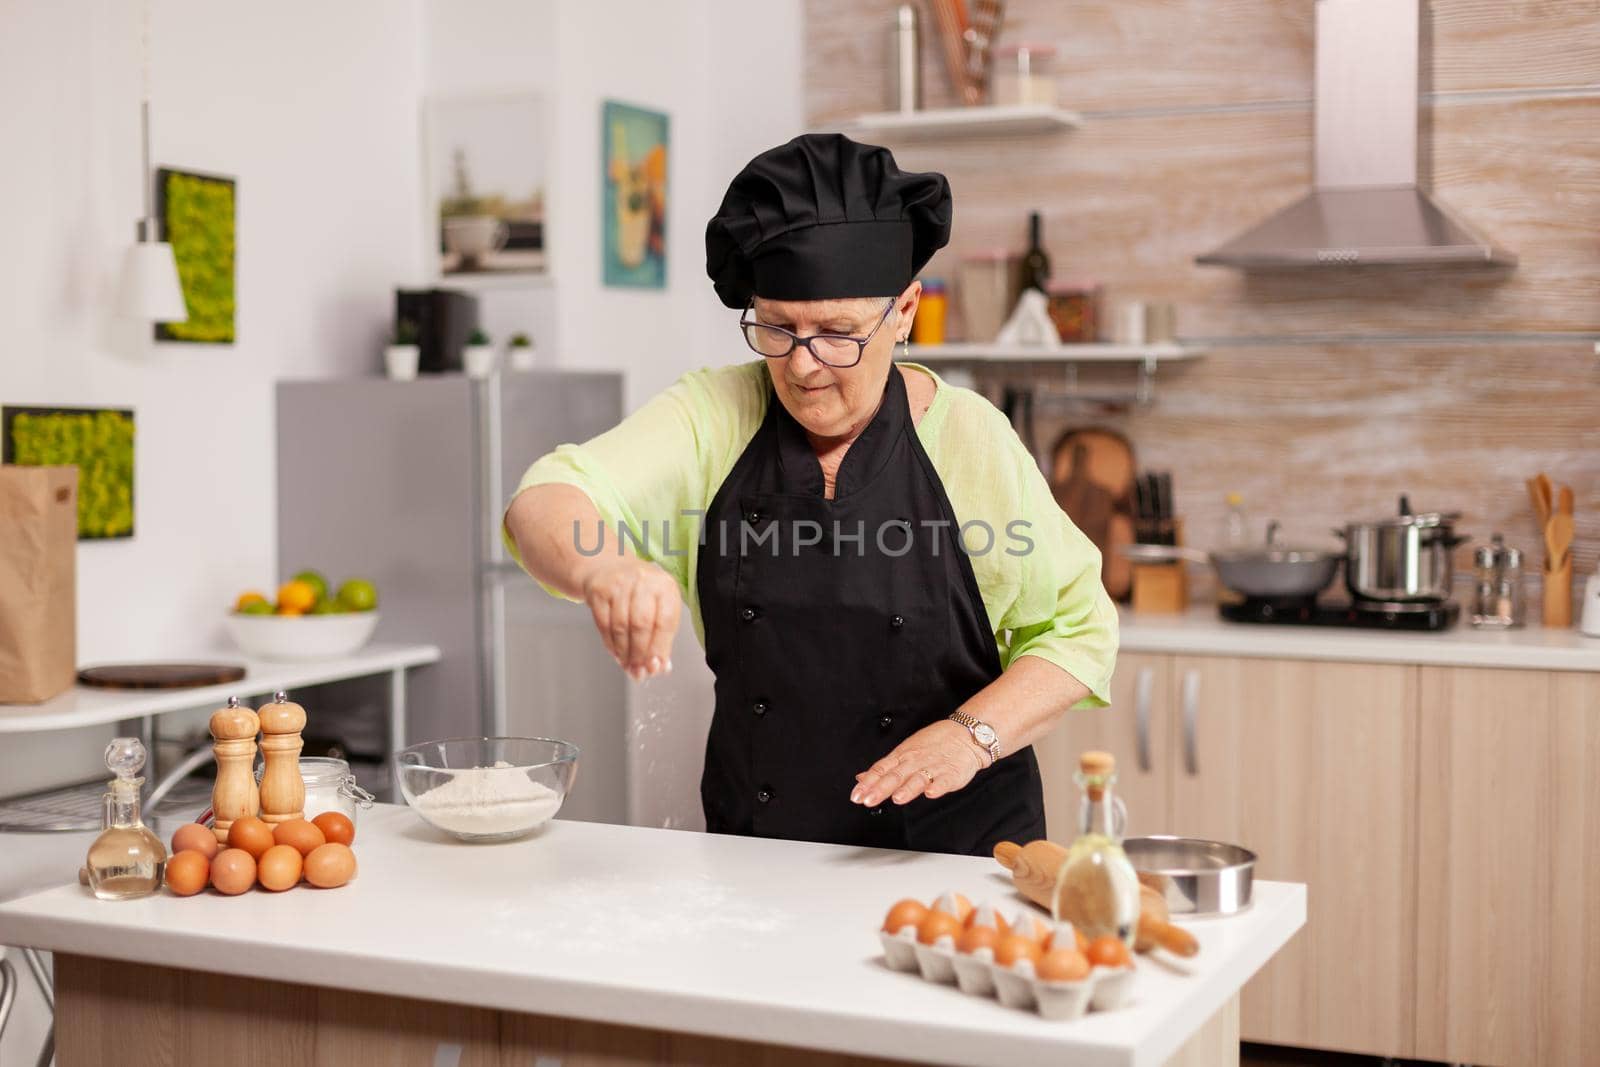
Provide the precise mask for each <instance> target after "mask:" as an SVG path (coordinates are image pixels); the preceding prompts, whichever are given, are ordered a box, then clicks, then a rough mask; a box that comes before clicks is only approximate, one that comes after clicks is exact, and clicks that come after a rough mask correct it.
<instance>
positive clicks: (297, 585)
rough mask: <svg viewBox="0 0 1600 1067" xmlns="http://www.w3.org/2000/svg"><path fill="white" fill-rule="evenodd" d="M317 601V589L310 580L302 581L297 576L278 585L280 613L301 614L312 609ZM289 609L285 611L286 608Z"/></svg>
mask: <svg viewBox="0 0 1600 1067" xmlns="http://www.w3.org/2000/svg"><path fill="white" fill-rule="evenodd" d="M316 602H317V590H316V587H314V586H313V585H312V584H311V583H310V582H302V581H300V580H299V579H298V578H296V579H295V580H294V581H292V582H284V583H283V584H282V585H280V586H278V613H279V614H280V615H301V614H304V613H305V612H308V611H310V610H311V607H312V605H313V604H315V603H316ZM285 608H287V609H288V610H287V611H285V610H284V609H285Z"/></svg>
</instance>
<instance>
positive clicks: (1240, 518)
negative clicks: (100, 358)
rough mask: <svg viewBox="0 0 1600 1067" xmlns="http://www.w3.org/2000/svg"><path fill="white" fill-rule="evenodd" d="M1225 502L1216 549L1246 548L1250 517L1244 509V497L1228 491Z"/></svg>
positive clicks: (1224, 550)
mask: <svg viewBox="0 0 1600 1067" xmlns="http://www.w3.org/2000/svg"><path fill="white" fill-rule="evenodd" d="M1225 502H1226V503H1227V510H1225V511H1224V512H1223V513H1222V528H1221V530H1219V531H1218V536H1217V546H1218V551H1221V552H1226V551H1227V550H1228V549H1230V548H1246V547H1248V546H1249V541H1250V519H1249V516H1247V515H1246V514H1245V511H1244V497H1242V496H1240V495H1239V494H1238V493H1229V494H1228V495H1227V497H1226V500H1225Z"/></svg>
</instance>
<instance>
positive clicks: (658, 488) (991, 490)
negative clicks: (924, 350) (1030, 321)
mask: <svg viewBox="0 0 1600 1067" xmlns="http://www.w3.org/2000/svg"><path fill="white" fill-rule="evenodd" d="M898 365H899V367H900V368H901V370H902V371H906V372H917V373H922V374H926V375H928V376H929V377H931V378H932V379H933V380H934V382H935V383H936V386H937V388H936V390H935V393H934V398H933V403H932V405H931V406H930V407H929V408H928V411H927V413H926V414H925V415H924V416H923V417H922V421H921V422H920V423H918V424H917V437H918V438H919V439H920V441H921V443H922V447H923V449H924V450H925V451H926V452H927V454H928V458H929V459H930V460H932V462H933V466H934V470H936V471H937V472H938V474H939V478H940V479H941V480H942V481H943V483H944V490H945V495H946V496H948V497H949V499H950V505H951V507H952V508H954V510H955V514H956V517H957V519H959V520H960V523H961V525H962V528H963V530H964V531H965V533H964V535H963V544H964V545H965V546H966V548H967V552H968V555H969V558H970V560H971V563H972V570H973V574H974V575H975V577H976V578H977V580H978V589H979V591H980V592H981V593H982V595H983V604H984V608H985V609H986V611H987V612H988V615H989V622H990V624H991V627H992V629H993V630H994V635H995V644H996V646H997V648H998V649H999V652H1000V662H1001V664H1002V665H1003V666H1005V667H1009V666H1010V665H1011V664H1012V663H1013V662H1015V661H1016V659H1017V658H1018V657H1019V656H1038V657H1039V658H1041V659H1044V660H1048V661H1049V662H1051V663H1054V664H1055V665H1056V666H1058V667H1060V668H1061V669H1062V670H1064V671H1066V672H1067V673H1069V674H1071V675H1072V676H1073V677H1074V678H1076V679H1077V680H1078V681H1080V682H1082V683H1083V684H1084V685H1085V686H1087V687H1088V688H1089V692H1090V696H1089V697H1088V698H1086V699H1085V700H1084V702H1083V704H1082V705H1081V706H1085V707H1104V706H1105V705H1106V704H1107V702H1108V700H1109V687H1110V682H1111V670H1112V667H1113V666H1114V665H1115V662H1116V655H1117V612H1116V608H1115V606H1114V605H1113V604H1112V603H1111V599H1110V598H1109V597H1108V596H1107V595H1106V592H1105V587H1104V586H1102V585H1101V583H1100V551H1099V549H1097V548H1096V547H1095V546H1094V544H1093V543H1092V542H1091V541H1090V540H1089V539H1088V538H1087V537H1085V536H1084V535H1083V533H1082V532H1081V531H1079V530H1078V528H1077V527H1076V526H1074V525H1073V524H1072V520H1070V519H1069V518H1067V516H1066V513H1065V512H1063V511H1062V510H1061V509H1060V508H1059V507H1058V506H1057V505H1056V502H1055V499H1054V497H1052V495H1051V493H1050V488H1049V486H1048V485H1047V484H1046V483H1045V480H1044V477H1043V476H1042V475H1041V474H1040V473H1039V468H1038V466H1037V465H1036V464H1035V462H1034V459H1033V457H1032V456H1030V455H1029V454H1028V451H1027V450H1026V449H1025V448H1024V447H1023V446H1022V442H1021V441H1019V440H1018V439H1017V435H1016V433H1015V432H1013V430H1012V428H1011V426H1010V425H1009V424H1008V423H1007V422H1006V419H1005V417H1004V416H1003V415H1001V414H1000V412H999V411H997V410H995V408H994V405H992V404H990V403H989V402H988V401H987V400H985V399H984V398H983V397H981V396H979V395H978V394H977V393H974V392H973V391H972V390H970V389H961V388H958V387H956V386H952V385H949V384H948V383H946V382H944V381H943V380H942V379H940V378H939V376H938V375H936V374H934V373H933V371H931V370H929V369H928V368H926V367H923V366H920V365H918V364H915V363H900V364H898ZM772 396H773V393H772V387H771V381H770V378H769V377H768V371H767V369H766V366H765V363H764V361H761V360H756V361H755V362H752V363H743V364H737V365H734V366H729V367H720V368H715V369H709V370H700V371H694V372H692V373H689V374H686V375H684V376H683V377H682V378H680V379H679V380H678V381H677V382H676V383H675V384H673V385H672V386H671V387H670V388H668V389H666V390H665V391H663V392H662V393H660V394H658V395H657V396H656V397H654V398H653V399H652V400H650V401H649V402H648V403H646V404H645V405H644V406H643V407H641V408H640V409H639V410H638V411H636V412H634V413H633V414H632V415H630V416H628V417H627V418H626V419H624V420H623V421H622V422H621V423H619V424H618V425H617V426H616V427H615V428H613V429H611V430H607V431H606V432H605V433H603V434H601V435H600V436H598V437H596V438H594V439H593V440H590V441H587V442H585V443H583V444H581V445H573V444H567V445H562V446H561V447H559V448H557V449H556V450H555V451H554V452H551V453H550V454H549V455H547V456H544V457H542V458H540V459H539V460H538V461H537V462H536V463H534V464H533V466H531V467H529V468H528V472H527V473H526V474H524V475H523V477H522V482H521V483H520V484H519V485H518V486H517V492H518V493H520V492H522V491H523V490H524V489H528V488H530V487H532V486H535V485H547V484H551V483H560V484H565V485H572V486H576V487H577V488H579V489H581V490H582V491H583V492H584V493H585V494H586V495H587V496H588V497H589V499H590V500H591V501H593V503H594V506H595V509H596V510H597V511H599V513H600V517H601V520H602V521H603V522H604V524H605V527H606V535H607V540H606V551H615V543H616V539H615V535H616V533H617V531H618V530H619V529H622V530H625V531H627V532H628V533H629V534H630V535H631V536H630V538H629V540H628V544H629V545H630V547H631V548H632V549H633V550H634V551H635V552H636V553H637V554H638V555H639V556H640V557H641V558H644V559H648V560H650V561H652V562H654V563H656V564H658V565H659V566H660V567H662V568H663V569H664V570H665V571H666V572H667V573H668V574H670V575H672V577H673V578H674V579H675V580H676V581H677V583H678V588H679V589H680V590H681V591H682V593H683V599H684V603H685V604H686V605H687V606H688V609H689V617H690V619H691V620H692V621H693V623H694V627H695V633H696V635H697V636H698V637H699V638H700V640H701V643H702V644H704V641H705V629H704V626H703V623H702V621H701V618H700V605H699V594H698V591H697V586H696V581H695V571H696V567H697V564H698V559H697V555H698V554H697V552H696V547H697V542H698V539H699V537H700V527H701V520H702V517H703V516H704V514H705V512H706V510H707V509H708V508H709V507H710V504H711V500H712V497H713V496H715V495H716V492H717V490H718V489H719V488H720V487H721V485H722V483H723V481H724V480H725V479H726V478H727V476H728V474H729V472H730V471H731V470H732V469H733V465H734V463H735V462H736V461H737V460H738V458H739V456H740V455H741V454H742V453H743V452H744V450H745V446H747V445H748V444H749V443H750V440H751V438H753V437H754V436H755V433H756V430H757V428H759V427H760V425H761V422H762V419H763V418H764V417H765V416H766V410H767V404H768V403H769V402H770V401H771V399H772ZM1018 520H1021V521H1022V522H1025V523H1026V524H1027V526H1025V527H1021V528H1018V527H1015V526H1013V524H1014V523H1016V522H1017V521H1018ZM980 523H981V524H982V525H978V524H980ZM502 534H503V535H504V530H503V529H502ZM991 534H992V538H991V536H990V535H991ZM597 536H598V535H597V531H595V530H592V529H584V530H582V531H579V537H580V541H579V544H580V545H582V546H584V547H585V548H591V549H592V546H593V545H594V544H595V543H596V540H597ZM505 539H506V546H507V548H508V549H509V550H510V552H511V554H512V556H513V557H514V558H517V560H518V562H519V563H520V562H521V558H520V556H518V555H517V549H516V545H515V543H513V542H512V540H511V538H510V537H509V536H508V535H507V536H506V538H505ZM991 542H992V543H991ZM545 588H546V589H547V590H548V591H550V592H551V593H555V592H556V591H555V590H553V589H550V588H549V587H548V586H546V587H545ZM558 595H559V594H558Z"/></svg>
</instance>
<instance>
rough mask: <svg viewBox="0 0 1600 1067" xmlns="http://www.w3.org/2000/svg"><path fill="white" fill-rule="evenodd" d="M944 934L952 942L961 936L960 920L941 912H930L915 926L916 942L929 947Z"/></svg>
mask: <svg viewBox="0 0 1600 1067" xmlns="http://www.w3.org/2000/svg"><path fill="white" fill-rule="evenodd" d="M945 934H949V935H950V939H951V940H952V941H953V940H955V939H956V938H957V937H959V936H961V920H960V919H958V918H956V917H955V916H954V915H951V914H949V913H948V912H943V911H930V912H928V914H927V915H924V916H923V917H922V921H921V922H920V923H918V924H917V940H918V941H921V942H922V943H923V944H924V945H931V944H933V943H934V942H935V941H937V940H939V939H940V938H941V937H943V936H944V935H945Z"/></svg>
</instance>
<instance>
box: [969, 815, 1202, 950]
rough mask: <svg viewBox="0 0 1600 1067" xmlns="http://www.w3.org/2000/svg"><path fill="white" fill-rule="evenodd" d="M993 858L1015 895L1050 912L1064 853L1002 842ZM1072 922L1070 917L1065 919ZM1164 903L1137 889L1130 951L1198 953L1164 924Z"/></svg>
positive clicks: (1179, 931) (1046, 844)
mask: <svg viewBox="0 0 1600 1067" xmlns="http://www.w3.org/2000/svg"><path fill="white" fill-rule="evenodd" d="M994 858H995V859H997V860H999V861H1000V866H1002V867H1004V868H1005V869H1006V870H1008V871H1010V872H1011V881H1012V882H1013V883H1014V884H1015V885H1016V887H1017V892H1019V893H1021V894H1022V895H1023V896H1025V897H1027V898H1028V899H1029V900H1031V901H1033V902H1034V903H1035V904H1037V905H1039V906H1040V907H1041V908H1044V909H1045V910H1046V911H1051V906H1050V897H1051V894H1053V893H1054V892H1055V889H1056V872H1058V871H1060V870H1061V865H1062V864H1063V863H1065V862H1067V850H1066V849H1065V848H1063V847H1061V846H1060V845H1058V844H1056V843H1055V842H1054V841H1044V840H1040V841H1031V842H1029V843H1028V844H1027V845H1019V844H1016V843H1015V842H1012V841H1002V842H1000V843H999V844H998V845H996V846H995V847H994ZM1066 919H1067V921H1068V922H1072V921H1073V918H1072V916H1071V915H1068V916H1066ZM1168 919H1169V914H1168V911H1167V902H1166V900H1165V898H1163V897H1162V896H1161V894H1160V893H1158V892H1156V891H1155V890H1154V889H1151V888H1150V887H1149V886H1147V885H1140V887H1139V930H1138V933H1137V935H1136V936H1135V939H1134V945H1133V947H1134V950H1135V951H1137V952H1149V951H1150V950H1151V949H1152V948H1154V947H1155V946H1157V945H1160V946H1161V947H1162V948H1164V949H1166V950H1167V951H1168V952H1170V953H1172V954H1173V955H1175V956H1193V955H1194V954H1195V953H1197V952H1199V951H1200V942H1198V941H1196V940H1195V939H1194V935H1193V934H1191V933H1190V932H1189V931H1187V930H1185V929H1183V928H1182V927H1180V926H1173V925H1172V923H1171V922H1169V921H1168Z"/></svg>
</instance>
